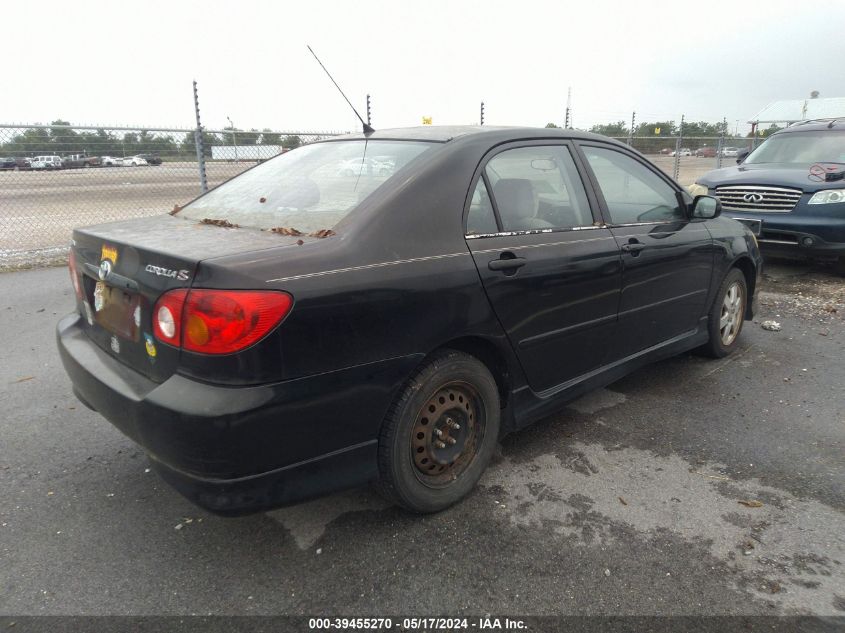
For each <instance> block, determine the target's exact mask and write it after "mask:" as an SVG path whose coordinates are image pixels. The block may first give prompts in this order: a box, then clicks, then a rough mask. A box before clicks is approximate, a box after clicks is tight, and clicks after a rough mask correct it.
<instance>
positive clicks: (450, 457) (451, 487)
mask: <svg viewBox="0 0 845 633" xmlns="http://www.w3.org/2000/svg"><path fill="white" fill-rule="evenodd" d="M499 418H500V411H499V390H498V387H497V385H496V381H495V380H494V378H493V376H492V375H491V374H490V371H489V370H488V369H487V367H486V366H485V365H484V364H483V363H482V362H481V361H479V360H478V359H477V358H475V357H473V356H470V355H468V354H464V353H463V352H458V351H454V350H442V351H440V352H437V353H436V354H435V355H433V356H432V357H431V358H429V359H428V360H427V361H426V362H425V363H424V364H423V365H422V366H421V367H420V368H419V369H417V370H416V371H415V372H414V374H413V375H412V376H411V378H410V379H409V380H408V382H407V383H406V384H405V386H404V387H403V388H402V390H401V391H400V393H399V395H398V397H397V399H396V401H395V402H394V403H393V405H391V407H390V409H389V411H388V413H387V416H386V418H385V420H384V423H383V425H382V430H381V434H380V437H379V448H378V456H379V481H378V484H377V486H378V488H379V491H380V492H381V493H382V495H384V496H385V497H386V498H387V499H388V500H389V501H392V502H393V503H396V504H397V505H400V506H402V507H404V508H406V509H408V510H411V511H412V512H419V513H428V512H438V511H440V510H443V509H445V508H448V507H449V506H451V505H452V504H454V503H456V502H458V501H460V500H461V499H462V498H463V497H465V496H466V495H467V494H468V493H469V492H470V490H472V488H473V487H474V486H475V484H476V483H477V482H478V480H479V478H480V477H481V474H482V473H483V472H484V469H485V468H486V467H487V464H488V463H489V462H490V458H491V457H492V455H493V451H494V450H495V447H496V442H497V441H498V437H499Z"/></svg>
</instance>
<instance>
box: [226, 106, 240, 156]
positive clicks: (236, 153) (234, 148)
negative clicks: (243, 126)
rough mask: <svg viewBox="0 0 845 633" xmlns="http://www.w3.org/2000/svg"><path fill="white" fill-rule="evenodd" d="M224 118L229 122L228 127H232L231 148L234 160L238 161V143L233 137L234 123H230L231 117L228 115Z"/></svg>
mask: <svg viewBox="0 0 845 633" xmlns="http://www.w3.org/2000/svg"><path fill="white" fill-rule="evenodd" d="M226 120H227V121H228V122H229V127H230V128H232V149H233V150H235V162H236V163H239V162H240V161H239V160H238V143H237V140H236V139H235V124H234V123H232V119H230V118H229V117H226Z"/></svg>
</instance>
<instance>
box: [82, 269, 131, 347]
mask: <svg viewBox="0 0 845 633" xmlns="http://www.w3.org/2000/svg"><path fill="white" fill-rule="evenodd" d="M92 304H93V307H94V321H96V322H97V324H98V325H99V326H100V327H102V328H103V329H104V330H106V331H107V332H111V333H112V334H117V335H118V336H120V337H122V338H125V339H129V340H130V341H134V342H138V339H139V338H140V321H141V296H140V295H138V294H137V293H134V292H130V291H128V290H125V289H121V288H113V287H112V286H109V285H108V284H106V283H105V282H104V281H98V282H97V283H96V285H95V286H94V293H93V297H92Z"/></svg>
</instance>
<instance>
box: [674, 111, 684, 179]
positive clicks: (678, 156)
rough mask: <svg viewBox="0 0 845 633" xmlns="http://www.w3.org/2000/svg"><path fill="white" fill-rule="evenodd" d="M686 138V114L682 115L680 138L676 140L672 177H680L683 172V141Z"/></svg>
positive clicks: (679, 129)
mask: <svg viewBox="0 0 845 633" xmlns="http://www.w3.org/2000/svg"><path fill="white" fill-rule="evenodd" d="M683 140H684V115H683V114H682V115H681V127H679V128H678V138H677V140H676V141H675V165H674V166H673V167H672V178H674V179H675V180H677V179H678V176H679V175H680V174H681V143H683Z"/></svg>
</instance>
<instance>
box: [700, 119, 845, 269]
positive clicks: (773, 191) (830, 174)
mask: <svg viewBox="0 0 845 633" xmlns="http://www.w3.org/2000/svg"><path fill="white" fill-rule="evenodd" d="M705 188H706V191H705ZM691 192H692V193H694V194H699V193H709V194H711V195H714V196H716V197H718V198H719V199H720V200H721V201H722V209H723V210H724V214H725V215H727V216H729V217H732V218H735V219H737V220H739V221H741V222H743V223H744V224H746V225H748V226H749V227H751V229H752V231H753V232H754V233H755V234H756V235H757V236H758V240H759V242H760V247H761V248H762V249H763V250H764V252H766V251H767V252H770V253H772V254H777V255H781V256H803V257H814V258H826V259H835V260H836V261H837V270H838V271H839V272H840V273H841V274H845V120H833V121H807V122H802V123H797V124H795V125H792V126H790V127H788V128H786V129H784V130H781V131H780V132H777V133H776V134H773V135H772V136H770V137H769V138H768V139H766V141H765V142H764V143H763V144H762V145H760V146H759V147H758V148H757V149H755V150H754V151H753V152H751V153H750V154H748V155H747V156H743V155H742V153H740V157H739V158H738V159H737V166H736V167H727V168H724V169H717V170H715V171H711V172H708V173H707V174H705V175H704V176H702V177H701V178H699V179H698V180H697V181H696V184H695V185H693V187H692V188H691Z"/></svg>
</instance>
